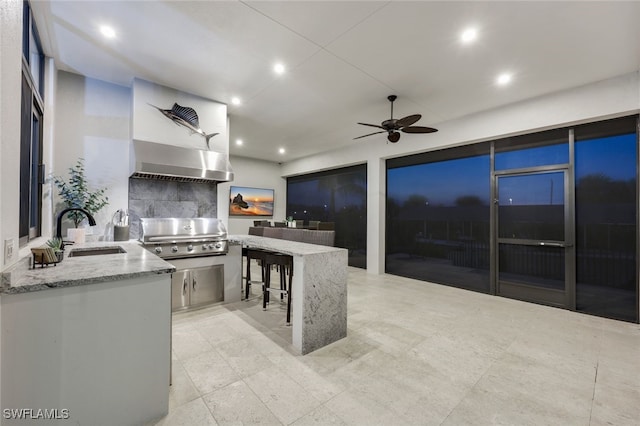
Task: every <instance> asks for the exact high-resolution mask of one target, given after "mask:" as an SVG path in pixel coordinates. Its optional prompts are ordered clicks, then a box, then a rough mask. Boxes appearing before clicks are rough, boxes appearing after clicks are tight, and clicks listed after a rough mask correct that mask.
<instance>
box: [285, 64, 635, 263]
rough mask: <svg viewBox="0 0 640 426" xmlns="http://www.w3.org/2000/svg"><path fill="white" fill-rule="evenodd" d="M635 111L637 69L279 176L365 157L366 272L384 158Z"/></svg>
mask: <svg viewBox="0 0 640 426" xmlns="http://www.w3.org/2000/svg"><path fill="white" fill-rule="evenodd" d="M638 111H640V77H639V72H634V73H631V74H627V75H623V76H620V77H617V78H612V79H609V80H605V81H601V82H597V83H594V84H590V85H586V86H581V87H577V88H574V89H571V90H566V91H563V92H557V93H552V94H549V95H546V96H541V97H538V98H535V99H530V100H527V101H524V102H519V103H516V104H512V105H508V106H505V107H502V108H497V109H493V110H488V111H483V112H481V113H478V114H474V115H470V116H466V117H462V118H459V119H456V120H451V121H448V122H443V123H438V124H437V125H436V127H437V128H438V129H439V131H438V132H437V133H432V134H427V135H405V136H403V138H402V139H401V141H400V142H399V143H397V144H387V143H385V142H383V141H381V140H379V139H375V138H374V139H369V140H363V141H361V142H358V143H350V145H349V147H346V148H344V149H341V150H336V151H332V152H327V153H323V154H319V155H315V156H311V157H307V158H302V159H299V160H296V161H291V162H289V163H286V164H284V165H283V166H282V176H292V175H297V174H304V173H311V172H315V171H320V170H326V169H332V168H337V167H342V166H347V165H350V164H355V163H358V162H362V161H363V160H365V161H367V169H368V188H367V194H368V197H367V271H368V272H371V273H375V274H378V273H382V272H383V271H384V228H385V220H384V214H385V213H384V197H385V187H384V185H385V170H384V160H385V159H387V158H393V157H400V156H404V155H409V154H414V153H418V152H425V151H430V150H435V149H440V148H444V147H450V146H456V145H464V144H468V143H473V142H480V141H484V140H490V139H495V138H499V137H504V136H508V135H515V134H522V133H530V132H535V131H539V130H544V129H548V128H554V127H562V126H568V125H572V124H577V123H583V122H589V121H596V120H598V119H606V118H611V117H616V116H622V115H625V114H632V113H637V112H638Z"/></svg>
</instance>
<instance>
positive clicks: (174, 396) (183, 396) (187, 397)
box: [169, 361, 200, 410]
mask: <svg viewBox="0 0 640 426" xmlns="http://www.w3.org/2000/svg"><path fill="white" fill-rule="evenodd" d="M198 397H200V393H199V392H198V390H197V389H196V387H195V386H194V384H193V382H192V381H191V378H190V377H189V375H188V374H187V372H186V371H185V370H184V368H183V367H182V364H181V363H180V362H178V361H174V362H173V363H172V365H171V386H170V387H169V409H170V410H172V409H174V408H177V407H179V406H181V405H182V404H185V403H187V402H190V401H193V400H194V399H197V398H198Z"/></svg>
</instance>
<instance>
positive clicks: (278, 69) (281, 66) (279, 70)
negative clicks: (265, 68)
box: [273, 62, 286, 74]
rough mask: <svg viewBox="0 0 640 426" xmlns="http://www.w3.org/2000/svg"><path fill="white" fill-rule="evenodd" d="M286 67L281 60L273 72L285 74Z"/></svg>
mask: <svg viewBox="0 0 640 426" xmlns="http://www.w3.org/2000/svg"><path fill="white" fill-rule="evenodd" d="M285 69H286V68H285V67H284V64H283V63H281V62H278V63H277V64H275V65H274V66H273V72H275V73H276V74H284V71H285Z"/></svg>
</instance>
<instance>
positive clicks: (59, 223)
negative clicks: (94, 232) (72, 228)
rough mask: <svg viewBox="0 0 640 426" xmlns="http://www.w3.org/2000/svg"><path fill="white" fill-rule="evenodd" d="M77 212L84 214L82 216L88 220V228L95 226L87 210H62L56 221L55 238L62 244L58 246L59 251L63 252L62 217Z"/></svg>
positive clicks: (73, 208)
mask: <svg viewBox="0 0 640 426" xmlns="http://www.w3.org/2000/svg"><path fill="white" fill-rule="evenodd" d="M74 210H77V211H79V212H82V213H84V215H85V216H86V217H87V219H88V220H89V225H90V226H96V220H95V219H94V218H93V216H91V213H89V212H88V211H87V210H85V209H83V208H80V207H70V208H68V209H64V210H62V211H61V212H60V213H59V214H58V219H57V220H56V237H57V238H60V241H61V242H62V243H61V244H60V249H61V250H64V240H63V239H62V217H63V216H64V215H65V213H67V212H70V211H74Z"/></svg>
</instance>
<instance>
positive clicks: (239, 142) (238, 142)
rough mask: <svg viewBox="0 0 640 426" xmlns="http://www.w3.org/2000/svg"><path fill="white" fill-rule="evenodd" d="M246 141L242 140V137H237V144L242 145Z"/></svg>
mask: <svg viewBox="0 0 640 426" xmlns="http://www.w3.org/2000/svg"><path fill="white" fill-rule="evenodd" d="M243 143H244V142H243V141H242V139H236V145H238V146H240V145H242V144H243Z"/></svg>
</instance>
